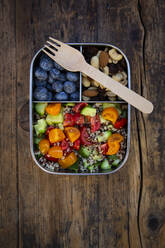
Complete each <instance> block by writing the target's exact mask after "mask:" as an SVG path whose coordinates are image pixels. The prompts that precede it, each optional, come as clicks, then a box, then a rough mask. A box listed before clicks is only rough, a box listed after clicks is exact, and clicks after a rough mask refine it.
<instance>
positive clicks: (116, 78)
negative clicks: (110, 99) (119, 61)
mask: <svg viewBox="0 0 165 248" xmlns="http://www.w3.org/2000/svg"><path fill="white" fill-rule="evenodd" d="M112 78H113V79H114V80H116V81H118V82H120V81H121V80H123V79H124V76H123V74H122V73H121V72H118V73H117V74H115V75H113V76H112Z"/></svg>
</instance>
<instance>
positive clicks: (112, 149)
mask: <svg viewBox="0 0 165 248" xmlns="http://www.w3.org/2000/svg"><path fill="white" fill-rule="evenodd" d="M108 145H109V148H108V151H107V153H106V155H114V154H116V153H117V152H118V151H119V149H120V143H119V142H111V143H108Z"/></svg>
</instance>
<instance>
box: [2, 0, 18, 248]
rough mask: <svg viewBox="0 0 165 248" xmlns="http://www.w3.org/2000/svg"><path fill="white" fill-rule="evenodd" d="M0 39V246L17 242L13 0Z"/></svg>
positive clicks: (4, 13) (5, 5)
mask: <svg viewBox="0 0 165 248" xmlns="http://www.w3.org/2000/svg"><path fill="white" fill-rule="evenodd" d="M9 16H10V18H9ZM0 40H1V46H0V59H1V63H0V64H1V65H0V106H1V107H0V120H1V121H0V151H1V153H0V154H1V155H0V246H1V247H3V248H7V247H16V246H17V242H18V202H17V190H18V185H17V180H18V173H17V140H16V135H17V129H16V120H17V116H16V108H15V105H16V59H15V57H16V46H15V2H14V1H13V2H12V3H10V1H9V0H7V1H0ZM11 242H12V243H11Z"/></svg>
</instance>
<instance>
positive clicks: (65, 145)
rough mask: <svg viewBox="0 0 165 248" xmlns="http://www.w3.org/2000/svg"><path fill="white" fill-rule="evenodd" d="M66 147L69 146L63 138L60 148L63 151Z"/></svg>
mask: <svg viewBox="0 0 165 248" xmlns="http://www.w3.org/2000/svg"><path fill="white" fill-rule="evenodd" d="M68 147H69V144H68V142H67V141H66V139H64V140H63V141H61V148H62V150H63V151H65V150H67V148H68Z"/></svg>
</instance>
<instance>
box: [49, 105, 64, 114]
mask: <svg viewBox="0 0 165 248" xmlns="http://www.w3.org/2000/svg"><path fill="white" fill-rule="evenodd" d="M60 111H61V103H50V104H48V106H47V107H46V112H47V113H48V114H50V115H58V114H59V113H60Z"/></svg>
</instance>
